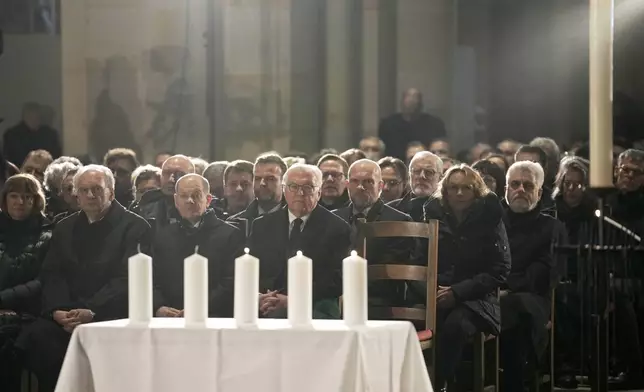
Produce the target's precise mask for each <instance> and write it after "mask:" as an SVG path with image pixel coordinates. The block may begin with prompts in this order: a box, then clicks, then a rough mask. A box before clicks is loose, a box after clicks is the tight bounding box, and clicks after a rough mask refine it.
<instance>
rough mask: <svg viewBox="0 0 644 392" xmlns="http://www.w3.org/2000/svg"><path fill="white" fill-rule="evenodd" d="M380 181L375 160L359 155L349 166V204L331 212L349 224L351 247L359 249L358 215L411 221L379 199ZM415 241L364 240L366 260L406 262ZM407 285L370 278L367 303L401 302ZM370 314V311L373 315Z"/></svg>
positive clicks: (408, 260)
mask: <svg viewBox="0 0 644 392" xmlns="http://www.w3.org/2000/svg"><path fill="white" fill-rule="evenodd" d="M382 187H383V182H382V174H381V171H380V167H379V166H378V164H377V163H376V162H374V161H371V160H369V159H362V160H359V161H356V162H355V163H354V164H353V165H351V168H349V185H348V189H349V198H350V200H351V203H350V204H349V206H347V207H344V208H340V209H339V210H335V211H334V213H335V214H337V215H338V216H339V217H340V218H342V219H344V220H345V222H347V223H349V224H350V225H351V247H352V248H353V249H361V248H362V246H363V244H362V243H359V241H360V240H359V238H358V236H357V234H358V228H357V224H358V219H365V220H366V221H367V222H387V221H389V222H391V221H402V222H411V221H412V220H411V217H410V216H409V215H407V214H403V213H402V212H400V211H397V210H395V209H393V208H392V207H389V206H387V205H385V204H384V202H383V201H382V200H381V199H380V193H381V192H382ZM415 249H416V241H414V239H413V238H399V239H396V238H382V239H380V238H378V239H374V240H369V241H368V242H367V251H366V258H367V260H368V261H369V264H387V263H408V264H411V263H410V261H411V260H412V259H413V257H414V254H415ZM405 296H406V289H405V283H404V282H393V281H389V282H384V281H381V282H371V283H370V284H369V303H370V304H371V305H380V306H403V305H404V303H405ZM372 316H373V315H372Z"/></svg>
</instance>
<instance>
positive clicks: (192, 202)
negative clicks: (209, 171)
mask: <svg viewBox="0 0 644 392" xmlns="http://www.w3.org/2000/svg"><path fill="white" fill-rule="evenodd" d="M211 200H212V196H210V185H209V184H208V180H206V179H205V178H204V177H203V176H200V175H199V174H186V175H185V176H183V177H181V178H179V179H178V180H177V184H176V193H175V194H174V205H175V206H176V207H177V211H179V215H181V217H182V218H183V219H185V220H187V221H189V222H191V223H197V222H199V221H200V220H201V219H202V216H203V214H204V213H205V212H206V209H207V208H208V206H209V205H210V201H211Z"/></svg>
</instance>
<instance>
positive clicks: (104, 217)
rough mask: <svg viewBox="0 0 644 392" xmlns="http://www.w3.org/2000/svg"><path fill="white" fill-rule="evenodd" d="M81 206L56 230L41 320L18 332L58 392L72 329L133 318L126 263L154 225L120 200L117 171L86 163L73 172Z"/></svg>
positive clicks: (29, 361) (31, 362)
mask: <svg viewBox="0 0 644 392" xmlns="http://www.w3.org/2000/svg"><path fill="white" fill-rule="evenodd" d="M73 184H74V189H75V193H76V195H77V196H78V204H79V207H80V211H78V212H76V213H74V214H72V215H70V216H69V217H67V218H65V219H63V220H62V221H61V222H60V223H58V225H57V226H56V229H55V230H54V233H53V236H52V239H51V245H50V248H49V252H48V253H47V256H46V258H45V261H44V262H43V266H42V271H41V282H42V297H43V300H44V301H43V309H42V310H43V315H44V317H43V318H40V319H38V320H36V321H35V322H34V323H32V324H31V325H30V326H29V327H27V328H26V329H25V331H24V332H23V333H22V334H21V336H20V337H19V338H18V342H17V346H18V348H19V349H22V350H24V351H25V360H26V366H27V368H28V369H29V370H31V371H32V372H33V373H34V374H36V376H37V377H38V385H39V388H40V390H41V391H53V390H54V388H55V386H56V380H57V378H58V373H59V372H60V368H61V366H62V363H63V358H64V356H65V351H66V349H67V344H68V343H69V339H70V336H71V333H72V332H73V330H74V329H75V328H76V327H77V326H79V325H81V324H86V323H90V322H93V321H104V320H112V319H119V318H125V317H127V288H128V284H127V262H128V258H129V257H130V256H132V255H134V254H136V253H137V252H138V249H140V250H141V251H142V252H148V253H149V245H150V238H149V236H150V225H149V224H148V223H147V222H146V221H145V220H144V219H143V218H141V217H140V216H138V215H136V214H133V213H131V212H129V211H127V210H126V209H125V208H124V207H123V206H122V205H121V204H119V202H118V201H116V200H115V199H114V176H113V174H112V171H111V170H110V169H108V168H107V167H105V166H99V165H88V166H84V167H82V168H80V169H79V170H78V172H77V173H76V175H75V176H74V181H73Z"/></svg>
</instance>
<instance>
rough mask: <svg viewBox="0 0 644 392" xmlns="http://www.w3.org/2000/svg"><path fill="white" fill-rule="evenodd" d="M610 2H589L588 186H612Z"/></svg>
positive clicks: (611, 15) (611, 4) (602, 0)
mask: <svg viewBox="0 0 644 392" xmlns="http://www.w3.org/2000/svg"><path fill="white" fill-rule="evenodd" d="M612 101H613V0H590V118H589V120H590V186H591V187H594V188H610V187H612V186H613V107H612V105H613V103H612Z"/></svg>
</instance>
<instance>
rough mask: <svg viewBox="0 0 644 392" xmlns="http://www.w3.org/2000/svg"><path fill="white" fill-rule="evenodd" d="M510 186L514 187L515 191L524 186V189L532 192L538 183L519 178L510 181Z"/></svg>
mask: <svg viewBox="0 0 644 392" xmlns="http://www.w3.org/2000/svg"><path fill="white" fill-rule="evenodd" d="M509 185H510V188H512V189H514V190H515V191H516V190H518V189H519V188H521V187H523V190H524V191H526V192H532V191H533V190H534V188H536V185H535V184H534V183H532V182H530V181H523V182H522V181H519V180H513V181H510V184H509Z"/></svg>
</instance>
